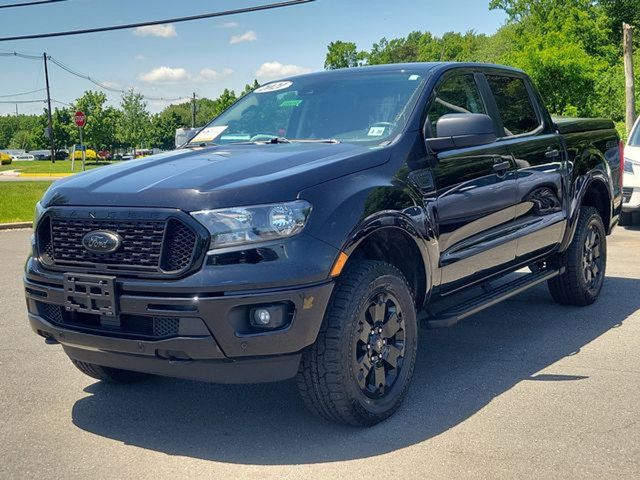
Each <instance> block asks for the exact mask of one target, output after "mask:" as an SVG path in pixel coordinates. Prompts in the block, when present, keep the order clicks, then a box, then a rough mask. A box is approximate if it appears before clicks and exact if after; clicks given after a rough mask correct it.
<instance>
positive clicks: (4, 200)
mask: <svg viewBox="0 0 640 480" xmlns="http://www.w3.org/2000/svg"><path fill="white" fill-rule="evenodd" d="M25 163H36V162H25ZM37 163H39V162H37ZM43 163H44V162H43ZM56 164H57V162H56ZM49 185H51V182H0V223H10V222H28V221H31V220H33V209H34V208H35V205H36V202H37V201H38V200H40V198H41V197H42V194H43V193H44V191H45V190H46V189H47V188H49Z"/></svg>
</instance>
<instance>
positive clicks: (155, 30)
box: [133, 25, 178, 38]
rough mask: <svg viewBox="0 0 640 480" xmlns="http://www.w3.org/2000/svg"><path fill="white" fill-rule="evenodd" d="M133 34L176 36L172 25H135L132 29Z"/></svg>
mask: <svg viewBox="0 0 640 480" xmlns="http://www.w3.org/2000/svg"><path fill="white" fill-rule="evenodd" d="M133 34H134V35H138V36H139V37H162V38H170V37H177V36H178V33H177V32H176V28H175V27H174V26H173V25H147V26H145V27H137V28H135V29H134V30H133Z"/></svg>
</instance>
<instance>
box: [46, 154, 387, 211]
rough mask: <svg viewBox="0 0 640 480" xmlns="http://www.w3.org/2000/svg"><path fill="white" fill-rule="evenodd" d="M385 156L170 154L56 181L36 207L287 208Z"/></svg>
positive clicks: (111, 166) (132, 161) (382, 159)
mask: <svg viewBox="0 0 640 480" xmlns="http://www.w3.org/2000/svg"><path fill="white" fill-rule="evenodd" d="M389 155H390V153H389V148H379V149H371V148H369V147H363V146H359V145H353V144H347V143H340V144H324V143H286V144H258V145H255V144H250V145H226V146H215V147H206V148H201V149H183V150H174V151H172V152H166V153H162V154H159V155H154V156H151V157H146V158H144V159H140V160H130V161H127V162H122V163H120V164H115V165H110V166H105V167H100V168H96V169H94V170H91V171H88V172H84V173H81V174H78V175H73V176H71V177H68V178H65V179H62V180H59V181H57V182H56V183H54V184H53V186H52V187H51V188H50V189H49V191H48V192H47V193H46V194H45V196H44V198H43V200H42V203H43V205H44V206H46V207H49V206H52V205H73V206H123V207H145V206H149V207H168V208H180V209H182V210H185V211H193V210H203V209H210V208H221V207H233V206H242V205H255V204H261V203H271V202H280V201H288V200H294V199H295V198H296V197H297V194H298V192H300V191H301V190H303V189H305V188H307V187H310V186H313V185H317V184H319V183H323V182H326V181H329V180H332V179H335V178H338V177H341V176H343V175H348V174H350V173H354V172H357V171H359V170H364V169H367V168H371V167H374V166H376V165H381V164H383V163H385V162H386V161H387V160H388V159H389Z"/></svg>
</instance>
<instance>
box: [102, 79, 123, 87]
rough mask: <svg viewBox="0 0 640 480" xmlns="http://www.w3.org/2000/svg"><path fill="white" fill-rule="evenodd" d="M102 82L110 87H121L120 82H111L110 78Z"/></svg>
mask: <svg viewBox="0 0 640 480" xmlns="http://www.w3.org/2000/svg"><path fill="white" fill-rule="evenodd" d="M102 84H103V85H104V86H105V87H109V88H120V84H119V83H116V82H110V81H109V80H107V81H106V82H102Z"/></svg>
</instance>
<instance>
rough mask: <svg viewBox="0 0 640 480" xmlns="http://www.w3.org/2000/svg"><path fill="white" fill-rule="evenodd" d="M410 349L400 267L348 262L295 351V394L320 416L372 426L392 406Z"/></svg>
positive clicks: (409, 313)
mask: <svg viewBox="0 0 640 480" xmlns="http://www.w3.org/2000/svg"><path fill="white" fill-rule="evenodd" d="M367 345H368V346H369V348H367ZM417 346H418V326H417V320H416V309H415V301H414V299H413V296H412V294H411V290H410V288H409V286H408V282H407V281H406V280H405V278H404V276H403V275H402V273H401V272H400V270H398V269H397V268H396V267H394V266H393V265H389V264H387V263H384V262H377V261H355V262H354V263H352V264H350V265H348V266H347V269H346V270H345V272H344V273H343V274H342V276H341V277H340V278H339V279H338V281H337V284H336V286H335V289H334V291H333V294H332V297H331V300H330V301H329V305H328V307H327V311H326V313H325V317H324V321H323V323H322V326H321V328H320V333H319V334H318V338H317V339H316V342H315V343H314V345H312V346H311V347H310V348H309V349H308V350H307V351H305V352H304V354H303V357H302V361H301V362H300V370H299V372H298V378H297V384H298V390H299V392H300V395H301V397H302V399H303V401H304V403H305V404H306V406H307V407H308V408H309V409H310V410H311V411H312V412H314V413H316V414H317V415H319V416H320V417H323V418H325V419H327V420H330V421H334V422H337V423H342V424H348V425H355V426H371V425H375V424H376V423H378V422H381V421H382V420H384V419H386V418H388V417H389V416H391V415H392V414H393V413H394V412H395V411H396V410H397V409H398V408H399V407H400V404H401V403H402V400H403V399H404V397H405V395H406V393H407V390H408V388H409V385H410V383H411V377H412V375H413V368H414V365H415V361H416V353H417ZM394 365H395V368H394ZM380 384H382V385H383V386H382V387H380V386H379V385H380Z"/></svg>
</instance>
